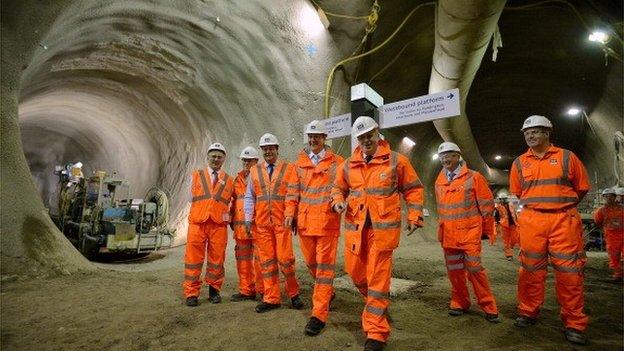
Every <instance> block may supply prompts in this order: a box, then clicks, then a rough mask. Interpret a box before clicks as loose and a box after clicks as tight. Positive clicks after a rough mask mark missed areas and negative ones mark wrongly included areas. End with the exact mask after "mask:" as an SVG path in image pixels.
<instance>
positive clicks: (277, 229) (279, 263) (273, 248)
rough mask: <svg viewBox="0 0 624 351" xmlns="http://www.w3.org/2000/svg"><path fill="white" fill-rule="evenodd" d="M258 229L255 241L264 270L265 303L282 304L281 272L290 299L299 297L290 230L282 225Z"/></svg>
mask: <svg viewBox="0 0 624 351" xmlns="http://www.w3.org/2000/svg"><path fill="white" fill-rule="evenodd" d="M257 229H258V230H257V232H256V238H255V241H256V245H257V246H258V254H259V256H260V269H261V270H262V279H263V286H264V298H263V301H264V302H266V303H272V304H278V303H281V298H280V284H279V271H281V272H282V275H283V276H284V279H285V286H286V294H287V295H288V297H290V298H293V297H295V296H297V295H299V283H297V278H296V277H295V255H294V253H293V246H292V234H291V233H290V229H287V228H284V226H283V225H282V223H280V224H277V225H274V226H261V227H260V226H258V228H257Z"/></svg>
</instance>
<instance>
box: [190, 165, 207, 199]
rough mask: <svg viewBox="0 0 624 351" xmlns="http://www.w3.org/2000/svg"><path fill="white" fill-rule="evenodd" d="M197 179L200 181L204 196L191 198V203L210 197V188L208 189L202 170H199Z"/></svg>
mask: <svg viewBox="0 0 624 351" xmlns="http://www.w3.org/2000/svg"><path fill="white" fill-rule="evenodd" d="M199 179H200V181H201V184H202V189H203V190H204V194H203V195H199V196H193V199H192V200H191V202H195V201H201V200H208V199H210V198H211V196H210V188H209V187H208V181H207V180H206V171H205V170H203V169H200V170H199Z"/></svg>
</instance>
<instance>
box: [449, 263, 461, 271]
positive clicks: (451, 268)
mask: <svg viewBox="0 0 624 351" xmlns="http://www.w3.org/2000/svg"><path fill="white" fill-rule="evenodd" d="M446 268H447V269H448V270H449V271H456V270H458V269H464V264H463V263H456V264H447V265H446Z"/></svg>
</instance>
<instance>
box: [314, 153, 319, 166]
mask: <svg viewBox="0 0 624 351" xmlns="http://www.w3.org/2000/svg"><path fill="white" fill-rule="evenodd" d="M320 158H321V156H319V155H317V154H314V155H312V163H314V165H315V166H316V165H318V163H319V159H320Z"/></svg>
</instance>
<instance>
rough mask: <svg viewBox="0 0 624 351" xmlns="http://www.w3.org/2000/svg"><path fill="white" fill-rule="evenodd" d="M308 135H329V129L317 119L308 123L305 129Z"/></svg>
mask: <svg viewBox="0 0 624 351" xmlns="http://www.w3.org/2000/svg"><path fill="white" fill-rule="evenodd" d="M305 133H306V134H325V135H327V128H325V124H324V123H323V122H321V121H319V120H317V119H315V120H314V121H312V122H310V123H308V124H307V125H306V127H305Z"/></svg>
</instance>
